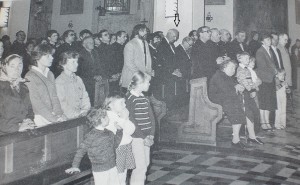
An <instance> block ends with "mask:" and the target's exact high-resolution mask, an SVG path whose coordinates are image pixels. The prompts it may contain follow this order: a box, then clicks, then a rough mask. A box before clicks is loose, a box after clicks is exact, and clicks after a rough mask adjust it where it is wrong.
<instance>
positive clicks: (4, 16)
mask: <svg viewBox="0 0 300 185" xmlns="http://www.w3.org/2000/svg"><path fill="white" fill-rule="evenodd" d="M9 10H10V7H1V9H0V27H1V28H5V27H7V26H8V18H9Z"/></svg>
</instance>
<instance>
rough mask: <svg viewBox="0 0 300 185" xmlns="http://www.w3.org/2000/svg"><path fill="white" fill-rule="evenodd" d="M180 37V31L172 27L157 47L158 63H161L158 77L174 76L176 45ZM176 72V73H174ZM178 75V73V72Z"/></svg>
mask: <svg viewBox="0 0 300 185" xmlns="http://www.w3.org/2000/svg"><path fill="white" fill-rule="evenodd" d="M178 37H179V32H178V30H176V29H170V30H169V31H168V32H167V35H166V37H165V38H163V39H162V41H161V43H160V44H159V46H158V47H157V60H158V65H161V67H160V69H158V70H157V71H158V72H157V73H158V74H157V77H160V78H172V73H174V71H175V62H174V57H175V45H174V43H175V42H176V41H177V39H178ZM174 74H175V73H174ZM176 75H177V74H176Z"/></svg>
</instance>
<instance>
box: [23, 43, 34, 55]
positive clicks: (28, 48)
mask: <svg viewBox="0 0 300 185" xmlns="http://www.w3.org/2000/svg"><path fill="white" fill-rule="evenodd" d="M34 46H35V44H34V42H32V41H28V42H26V44H25V49H26V51H27V53H29V54H31V53H32V51H33V49H34Z"/></svg>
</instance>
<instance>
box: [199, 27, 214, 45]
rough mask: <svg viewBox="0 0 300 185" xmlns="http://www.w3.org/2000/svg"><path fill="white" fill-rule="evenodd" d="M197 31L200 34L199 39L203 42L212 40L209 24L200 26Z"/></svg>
mask: <svg viewBox="0 0 300 185" xmlns="http://www.w3.org/2000/svg"><path fill="white" fill-rule="evenodd" d="M197 33H198V35H199V39H200V40H201V41H202V42H204V43H206V42H207V41H209V40H210V37H211V31H210V28H209V27H208V26H201V27H200V28H198V30H197Z"/></svg>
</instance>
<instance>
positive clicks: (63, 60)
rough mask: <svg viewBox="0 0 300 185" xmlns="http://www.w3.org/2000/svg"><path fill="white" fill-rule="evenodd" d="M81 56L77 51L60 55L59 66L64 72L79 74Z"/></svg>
mask: <svg viewBox="0 0 300 185" xmlns="http://www.w3.org/2000/svg"><path fill="white" fill-rule="evenodd" d="M78 58H79V54H78V53H77V52H75V51H66V52H63V53H62V54H61V55H60V60H59V65H60V66H61V67H62V68H63V70H64V71H68V72H71V73H75V72H77V68H78Z"/></svg>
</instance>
